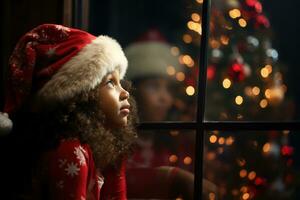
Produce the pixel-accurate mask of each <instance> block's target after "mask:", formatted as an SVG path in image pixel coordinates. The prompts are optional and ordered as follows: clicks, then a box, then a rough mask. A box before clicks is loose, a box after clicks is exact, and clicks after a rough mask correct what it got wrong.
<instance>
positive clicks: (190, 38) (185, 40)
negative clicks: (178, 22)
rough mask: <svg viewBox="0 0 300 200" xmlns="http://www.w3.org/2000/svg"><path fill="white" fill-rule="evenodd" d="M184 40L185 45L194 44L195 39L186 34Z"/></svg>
mask: <svg viewBox="0 0 300 200" xmlns="http://www.w3.org/2000/svg"><path fill="white" fill-rule="evenodd" d="M182 40H183V41H184V42H185V43H187V44H189V43H191V42H192V40H193V38H192V36H191V35H190V34H184V35H183V37H182Z"/></svg>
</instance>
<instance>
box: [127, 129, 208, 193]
mask: <svg viewBox="0 0 300 200" xmlns="http://www.w3.org/2000/svg"><path fill="white" fill-rule="evenodd" d="M194 164H195V132H194V131H188V130H180V131H179V130H147V131H145V130H143V131H139V139H138V142H137V146H136V148H135V150H134V153H133V154H132V155H131V156H130V157H129V159H128V163H127V188H128V198H133V199H138V198H142V199H147V198H148V199H176V198H179V197H180V198H183V199H191V198H193V188H194ZM207 182H208V181H207Z"/></svg>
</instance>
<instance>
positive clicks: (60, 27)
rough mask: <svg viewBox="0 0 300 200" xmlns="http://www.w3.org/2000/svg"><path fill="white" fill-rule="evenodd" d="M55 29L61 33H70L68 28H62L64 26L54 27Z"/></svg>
mask: <svg viewBox="0 0 300 200" xmlns="http://www.w3.org/2000/svg"><path fill="white" fill-rule="evenodd" d="M55 28H56V29H57V30H61V31H63V32H70V29H69V28H68V27H64V26H62V25H55Z"/></svg>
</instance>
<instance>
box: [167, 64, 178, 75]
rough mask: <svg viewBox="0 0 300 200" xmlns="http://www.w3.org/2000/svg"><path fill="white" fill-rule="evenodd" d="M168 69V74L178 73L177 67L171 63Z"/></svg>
mask: <svg viewBox="0 0 300 200" xmlns="http://www.w3.org/2000/svg"><path fill="white" fill-rule="evenodd" d="M166 70H167V74H168V75H170V76H173V75H174V74H175V73H176V71H175V68H174V67H173V66H171V65H169V66H168V67H167V69H166Z"/></svg>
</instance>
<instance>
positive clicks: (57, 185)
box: [56, 180, 64, 189]
mask: <svg viewBox="0 0 300 200" xmlns="http://www.w3.org/2000/svg"><path fill="white" fill-rule="evenodd" d="M56 187H58V188H59V189H63V188H64V181H63V180H60V181H58V182H57V183H56Z"/></svg>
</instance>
